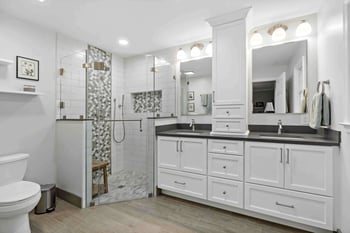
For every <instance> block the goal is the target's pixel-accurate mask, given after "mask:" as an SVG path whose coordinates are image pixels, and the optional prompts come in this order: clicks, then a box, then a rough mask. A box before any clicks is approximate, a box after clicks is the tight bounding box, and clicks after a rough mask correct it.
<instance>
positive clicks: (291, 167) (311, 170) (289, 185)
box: [285, 145, 333, 196]
mask: <svg viewBox="0 0 350 233" xmlns="http://www.w3.org/2000/svg"><path fill="white" fill-rule="evenodd" d="M285 148H286V161H285V164H286V173H285V188H286V189H291V190H297V191H302V192H308V193H315V194H321V195H326V196H332V195H333V182H332V181H333V154H332V148H331V147H323V146H305V145H285Z"/></svg>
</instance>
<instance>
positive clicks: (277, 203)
mask: <svg viewBox="0 0 350 233" xmlns="http://www.w3.org/2000/svg"><path fill="white" fill-rule="evenodd" d="M276 205H279V206H283V207H287V208H291V209H294V208H295V207H294V205H285V204H281V203H279V202H277V201H276Z"/></svg>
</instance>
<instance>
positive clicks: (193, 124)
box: [190, 119, 196, 132]
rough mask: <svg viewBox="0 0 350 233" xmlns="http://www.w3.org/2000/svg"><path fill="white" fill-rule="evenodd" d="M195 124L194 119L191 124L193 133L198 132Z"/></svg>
mask: <svg viewBox="0 0 350 233" xmlns="http://www.w3.org/2000/svg"><path fill="white" fill-rule="evenodd" d="M195 123H196V122H195V121H194V119H192V120H191V122H190V127H192V131H193V132H194V131H196V126H195Z"/></svg>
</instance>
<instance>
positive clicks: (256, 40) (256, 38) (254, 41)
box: [250, 31, 263, 46]
mask: <svg viewBox="0 0 350 233" xmlns="http://www.w3.org/2000/svg"><path fill="white" fill-rule="evenodd" d="M262 42H263V37H262V35H261V34H260V33H259V32H258V31H255V32H254V33H253V35H252V37H251V38H250V45H252V46H257V45H261V44H262Z"/></svg>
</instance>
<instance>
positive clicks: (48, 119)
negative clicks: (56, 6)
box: [0, 14, 56, 184]
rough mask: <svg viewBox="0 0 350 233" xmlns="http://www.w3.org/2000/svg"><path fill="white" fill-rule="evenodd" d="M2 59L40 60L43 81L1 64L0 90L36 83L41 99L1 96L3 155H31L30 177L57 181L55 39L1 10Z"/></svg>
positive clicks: (40, 180)
mask: <svg viewBox="0 0 350 233" xmlns="http://www.w3.org/2000/svg"><path fill="white" fill-rule="evenodd" d="M0 35H1V36H0V58H4V59H9V60H13V61H15V59H16V56H17V55H19V56H24V57H29V58H34V59H37V60H39V61H40V81H39V82H34V81H26V80H21V79H16V70H15V67H16V64H15V63H14V64H12V65H10V66H8V67H2V66H0V89H11V90H20V89H21V88H22V87H23V85H24V84H31V85H36V87H37V90H38V91H39V92H43V93H44V96H41V97H28V96H16V95H7V94H0V155H3V154H10V153H17V152H26V153H29V154H30V155H31V157H30V159H29V164H28V168H27V172H26V175H25V179H26V180H31V181H35V182H38V183H42V184H45V183H54V182H55V180H56V175H55V174H56V167H55V150H54V148H55V147H54V144H55V72H56V69H55V46H56V45H55V41H56V38H55V37H56V35H55V33H54V32H52V31H48V30H46V29H43V28H41V27H38V26H35V25H32V24H29V23H26V22H24V21H20V20H17V19H15V18H12V17H9V16H7V15H3V14H0Z"/></svg>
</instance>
